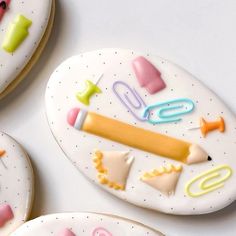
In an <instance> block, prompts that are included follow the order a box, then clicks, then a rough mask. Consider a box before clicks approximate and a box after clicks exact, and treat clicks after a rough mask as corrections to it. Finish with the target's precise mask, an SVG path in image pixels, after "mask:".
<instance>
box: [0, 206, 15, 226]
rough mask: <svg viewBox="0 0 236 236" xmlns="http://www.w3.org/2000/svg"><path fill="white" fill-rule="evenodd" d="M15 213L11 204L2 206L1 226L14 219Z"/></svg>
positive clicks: (0, 214) (0, 208) (0, 211)
mask: <svg viewBox="0 0 236 236" xmlns="http://www.w3.org/2000/svg"><path fill="white" fill-rule="evenodd" d="M13 217H14V214H13V212H12V209H11V207H10V206H9V205H7V204H4V205H1V206H0V228H1V227H3V226H4V225H5V223H6V222H7V221H9V220H11V219H13Z"/></svg>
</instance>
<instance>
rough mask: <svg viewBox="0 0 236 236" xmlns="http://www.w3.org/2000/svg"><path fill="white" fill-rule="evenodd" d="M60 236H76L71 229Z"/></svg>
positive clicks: (64, 230) (65, 230)
mask: <svg viewBox="0 0 236 236" xmlns="http://www.w3.org/2000/svg"><path fill="white" fill-rule="evenodd" d="M58 236H75V234H74V233H73V232H72V231H71V230H69V229H63V230H62V231H61V232H60V233H59V234H58Z"/></svg>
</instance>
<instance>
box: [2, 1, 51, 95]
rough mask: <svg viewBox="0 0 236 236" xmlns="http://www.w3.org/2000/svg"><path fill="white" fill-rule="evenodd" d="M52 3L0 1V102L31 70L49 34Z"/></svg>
mask: <svg viewBox="0 0 236 236" xmlns="http://www.w3.org/2000/svg"><path fill="white" fill-rule="evenodd" d="M54 12H55V0H45V1H36V0H27V1H19V0H6V1H3V0H0V99H1V98H3V97H4V96H6V95H7V94H8V93H9V92H11V91H12V90H13V89H14V88H15V87H16V86H17V85H18V84H19V82H20V81H21V80H22V79H23V78H24V77H25V76H26V75H27V73H28V72H29V71H30V70H31V68H32V67H33V65H34V64H35V62H36V61H37V60H38V58H39V56H40V54H41V53H42V51H43V49H44V47H45V45H46V43H47V41H48V38H49V36H50V33H51V29H52V25H53V19H54Z"/></svg>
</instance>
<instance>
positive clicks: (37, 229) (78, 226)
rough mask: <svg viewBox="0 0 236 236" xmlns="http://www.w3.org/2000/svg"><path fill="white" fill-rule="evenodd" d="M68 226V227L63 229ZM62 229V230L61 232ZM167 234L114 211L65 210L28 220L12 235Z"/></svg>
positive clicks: (108, 235) (121, 235)
mask: <svg viewBox="0 0 236 236" xmlns="http://www.w3.org/2000/svg"><path fill="white" fill-rule="evenodd" d="M62 229H64V230H62ZM58 232H59V234H58ZM35 235H37V236H38V235H39V236H40V235H43V236H52V235H55V236H144V235H148V236H164V235H163V234H162V233H161V232H159V231H158V230H154V229H151V228H150V227H148V226H145V225H143V224H140V223H138V222H134V221H132V220H129V219H125V218H122V217H120V216H119V217H118V216H113V215H104V214H98V213H86V212H83V213H61V214H52V215H45V216H41V217H39V218H36V219H34V220H31V221H28V222H27V223H25V224H24V225H22V226H21V227H20V228H18V229H17V230H16V231H15V232H14V233H12V234H11V236H35Z"/></svg>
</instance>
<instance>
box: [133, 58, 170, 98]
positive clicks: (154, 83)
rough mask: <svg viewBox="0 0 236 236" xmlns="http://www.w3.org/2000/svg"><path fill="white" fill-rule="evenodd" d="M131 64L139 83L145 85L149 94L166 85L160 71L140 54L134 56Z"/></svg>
mask: <svg viewBox="0 0 236 236" xmlns="http://www.w3.org/2000/svg"><path fill="white" fill-rule="evenodd" d="M132 66H133V69H134V72H135V75H136V77H137V79H138V82H139V85H140V86H141V87H145V88H146V89H147V91H148V92H149V93H150V94H154V93H157V92H158V91H160V90H162V89H164V88H165V87H166V84H165V82H164V81H163V79H162V78H161V73H160V71H159V70H158V69H157V68H156V67H155V66H154V65H153V64H152V63H151V62H150V61H148V60H147V59H146V58H144V57H141V56H140V57H137V58H135V59H134V60H133V61H132Z"/></svg>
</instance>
